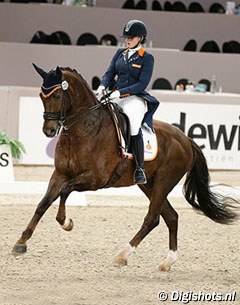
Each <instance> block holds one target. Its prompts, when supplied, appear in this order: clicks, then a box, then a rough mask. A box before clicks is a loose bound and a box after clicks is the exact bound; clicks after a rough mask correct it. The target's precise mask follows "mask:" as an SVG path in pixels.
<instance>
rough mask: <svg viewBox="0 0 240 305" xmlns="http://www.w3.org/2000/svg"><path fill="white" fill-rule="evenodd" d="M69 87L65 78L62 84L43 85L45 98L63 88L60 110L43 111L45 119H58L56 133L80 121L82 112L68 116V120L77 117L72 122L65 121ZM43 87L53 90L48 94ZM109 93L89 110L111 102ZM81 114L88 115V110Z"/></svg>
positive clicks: (42, 93)
mask: <svg viewBox="0 0 240 305" xmlns="http://www.w3.org/2000/svg"><path fill="white" fill-rule="evenodd" d="M68 87H69V84H68V82H67V81H66V80H63V81H62V83H61V84H57V85H54V86H52V87H49V88H45V87H43V86H42V87H41V95H42V96H43V97H44V98H45V99H48V98H49V97H50V96H52V94H53V93H54V92H56V91H58V90H60V89H61V90H63V96H62V104H61V109H60V111H59V112H57V113H56V112H48V111H44V113H43V118H44V120H48V121H51V120H52V121H58V127H57V131H56V135H58V134H59V132H60V130H61V128H63V130H64V131H67V130H68V129H69V128H70V127H72V126H73V125H75V124H76V123H77V122H78V121H79V117H80V114H79V113H78V114H74V115H71V116H69V117H68V120H69V119H70V118H71V119H74V118H77V120H73V122H71V124H68V125H66V124H65V122H66V111H67V109H66V103H65V98H64V94H65V92H66V91H67V89H68ZM43 89H45V90H46V89H47V90H51V91H50V92H49V93H48V94H45V93H44V91H43ZM109 95H110V94H107V93H106V92H105V96H104V99H103V98H102V99H101V100H100V101H98V103H97V104H96V105H94V106H92V107H90V108H89V109H88V110H87V111H90V112H92V111H94V110H97V109H98V108H100V107H102V106H104V105H107V104H108V103H109V102H110V99H109ZM81 115H86V112H85V113H81Z"/></svg>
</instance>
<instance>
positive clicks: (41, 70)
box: [33, 63, 47, 79]
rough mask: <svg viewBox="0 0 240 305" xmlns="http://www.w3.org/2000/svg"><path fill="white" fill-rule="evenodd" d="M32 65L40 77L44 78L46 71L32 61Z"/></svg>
mask: <svg viewBox="0 0 240 305" xmlns="http://www.w3.org/2000/svg"><path fill="white" fill-rule="evenodd" d="M33 67H34V69H35V70H36V71H37V73H38V74H39V75H41V76H42V78H43V79H44V78H45V76H46V75H47V72H45V71H44V70H43V69H41V68H39V67H38V66H36V65H35V64H34V63H33Z"/></svg>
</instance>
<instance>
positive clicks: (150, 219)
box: [115, 186, 178, 271]
mask: <svg viewBox="0 0 240 305" xmlns="http://www.w3.org/2000/svg"><path fill="white" fill-rule="evenodd" d="M141 189H142V191H143V192H144V193H145V194H146V195H147V197H148V198H151V194H152V189H151V188H150V187H148V186H144V187H141ZM161 195H162V197H161V196H160V193H158V194H156V193H155V196H152V198H151V201H150V205H149V210H148V213H147V215H146V217H145V218H144V222H143V225H142V227H141V229H140V230H139V231H138V233H137V234H136V235H135V236H134V238H133V239H132V240H131V241H130V243H129V244H128V245H127V246H126V247H125V249H124V250H123V251H121V252H120V254H119V255H118V256H117V257H116V258H115V262H116V263H117V264H119V265H127V259H128V256H129V255H130V254H131V253H132V252H134V250H135V248H136V247H137V246H138V245H139V244H140V242H141V241H142V240H143V239H144V238H145V237H146V236H147V235H148V234H149V233H150V232H151V231H152V230H153V229H154V228H155V227H156V226H157V225H158V224H159V217H160V215H161V216H162V217H163V219H164V221H165V223H166V224H167V226H168V229H169V253H168V255H167V258H166V259H165V260H164V261H163V262H162V263H161V264H160V265H159V270H161V271H169V270H170V267H171V265H172V264H173V263H174V262H175V261H176V259H177V255H176V250H177V227H178V215H177V212H176V211H175V210H174V209H173V208H172V206H171V205H170V203H169V202H168V200H167V199H166V197H165V199H163V197H164V196H165V195H163V194H161ZM161 198H162V199H161Z"/></svg>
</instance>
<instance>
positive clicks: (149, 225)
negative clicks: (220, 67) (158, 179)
mask: <svg viewBox="0 0 240 305" xmlns="http://www.w3.org/2000/svg"><path fill="white" fill-rule="evenodd" d="M140 188H141V190H142V191H143V192H144V193H145V194H146V195H147V197H148V198H150V197H151V193H152V188H151V187H150V186H148V185H143V186H140ZM159 217H160V208H159V205H158V204H155V203H154V199H152V200H151V202H150V205H149V210H148V213H147V215H146V217H145V218H144V222H143V225H142V227H141V228H140V230H139V231H138V232H137V234H136V235H135V236H134V238H133V239H132V240H131V241H130V243H129V244H128V245H127V246H126V247H125V249H123V250H122V251H121V252H120V253H119V255H118V256H117V257H116V258H115V263H116V264H118V265H122V266H124V265H127V258H128V256H129V255H130V254H131V253H133V252H134V250H135V248H136V247H137V246H138V245H139V244H140V242H141V241H142V240H143V239H144V237H146V236H147V235H148V234H149V233H150V232H151V231H152V230H153V229H154V228H155V227H156V226H157V225H158V224H159Z"/></svg>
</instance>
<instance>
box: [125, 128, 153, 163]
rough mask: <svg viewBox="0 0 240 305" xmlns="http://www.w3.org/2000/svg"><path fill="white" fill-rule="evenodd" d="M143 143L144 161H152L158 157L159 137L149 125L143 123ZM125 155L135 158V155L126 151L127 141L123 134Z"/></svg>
mask: <svg viewBox="0 0 240 305" xmlns="http://www.w3.org/2000/svg"><path fill="white" fill-rule="evenodd" d="M141 129H142V134H143V143H144V161H151V160H153V159H155V158H156V156H157V152H158V145H157V137H156V134H155V132H154V131H152V129H151V128H149V127H148V126H147V125H145V124H144V125H142V127H141ZM121 141H122V149H123V155H124V156H127V157H128V158H129V159H133V155H132V154H131V153H128V152H127V151H126V145H125V141H124V139H123V136H121Z"/></svg>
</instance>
